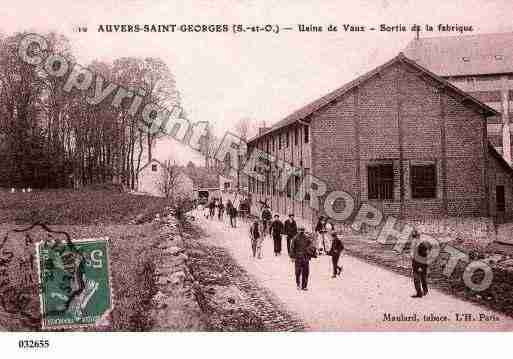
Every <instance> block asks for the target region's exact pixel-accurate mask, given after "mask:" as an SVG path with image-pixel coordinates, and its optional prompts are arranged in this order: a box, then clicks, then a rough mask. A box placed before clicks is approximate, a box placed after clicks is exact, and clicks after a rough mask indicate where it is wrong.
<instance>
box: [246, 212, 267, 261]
mask: <svg viewBox="0 0 513 359" xmlns="http://www.w3.org/2000/svg"><path fill="white" fill-rule="evenodd" d="M249 236H250V238H251V251H252V253H253V258H259V259H260V258H262V244H263V243H262V242H263V239H264V237H263V235H262V228H261V226H260V222H259V221H258V220H255V222H253V224H252V225H251V227H250V228H249Z"/></svg>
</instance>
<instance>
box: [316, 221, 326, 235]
mask: <svg viewBox="0 0 513 359" xmlns="http://www.w3.org/2000/svg"><path fill="white" fill-rule="evenodd" d="M315 231H316V232H319V233H323V232H327V231H328V230H327V229H326V225H325V224H324V222H321V221H319V222H317V225H316V226H315Z"/></svg>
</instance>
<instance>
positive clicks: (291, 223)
mask: <svg viewBox="0 0 513 359" xmlns="http://www.w3.org/2000/svg"><path fill="white" fill-rule="evenodd" d="M283 231H284V232H285V235H286V236H287V253H288V254H289V255H290V241H291V240H292V238H294V236H295V235H296V234H297V224H296V221H295V220H294V214H292V213H291V214H289V218H288V219H287V220H286V221H285V225H284V229H283Z"/></svg>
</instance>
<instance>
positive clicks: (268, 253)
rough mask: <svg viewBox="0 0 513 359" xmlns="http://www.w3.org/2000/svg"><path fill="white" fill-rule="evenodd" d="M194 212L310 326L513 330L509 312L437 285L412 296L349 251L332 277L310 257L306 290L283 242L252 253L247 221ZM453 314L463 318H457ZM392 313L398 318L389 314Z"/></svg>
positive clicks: (404, 283) (405, 283)
mask: <svg viewBox="0 0 513 359" xmlns="http://www.w3.org/2000/svg"><path fill="white" fill-rule="evenodd" d="M197 218H198V222H199V224H200V225H201V227H202V228H203V229H204V230H205V232H206V233H207V234H208V235H209V238H208V241H209V242H211V243H212V244H215V245H218V246H222V247H225V248H227V249H229V251H230V253H231V254H232V255H233V257H234V258H235V260H236V261H237V262H238V263H239V264H240V265H241V266H243V267H244V268H245V269H246V270H247V271H248V273H249V274H251V275H252V276H254V277H255V278H256V280H257V281H258V282H259V283H260V284H261V285H262V286H263V287H265V288H267V289H269V290H271V291H272V292H273V293H274V294H275V295H276V296H277V297H278V298H279V300H281V301H282V302H283V303H284V305H285V306H286V307H287V308H288V309H290V310H291V311H292V312H295V313H297V315H298V316H299V317H300V318H302V319H303V321H304V322H305V324H306V325H307V328H308V330H316V331H339V330H367V331H384V330H390V331H397V330H408V331H429V330H439V331H440V330H445V331H492V330H493V331H497V330H508V331H511V330H513V318H509V317H505V316H503V315H499V314H497V313H495V312H492V311H490V310H488V309H486V308H481V307H479V306H476V305H474V304H472V303H468V302H465V301H461V300H459V299H457V298H454V297H452V296H449V295H446V294H443V293H441V292H439V291H437V290H436V289H431V290H430V293H429V294H428V295H427V296H426V297H424V298H421V299H415V298H411V297H410V296H411V295H412V294H413V293H414V289H413V285H412V283H411V279H410V278H408V277H405V276H402V275H399V274H397V273H393V272H390V271H387V270H385V269H383V268H380V267H377V266H374V265H371V264H368V263H365V262H363V261H361V260H359V259H356V258H353V257H350V256H344V257H343V258H342V259H341V263H342V264H343V266H344V271H343V274H342V276H341V277H340V278H334V279H332V278H331V268H330V266H331V263H330V258H329V257H327V256H321V257H320V258H317V259H313V260H312V261H311V265H310V284H309V291H306V292H305V291H298V290H297V289H296V285H295V281H294V274H293V263H292V262H291V261H290V259H289V258H288V256H287V253H286V252H287V250H286V245H285V243H283V248H284V250H283V252H282V255H281V256H279V257H275V256H274V255H273V249H272V248H273V246H272V240H271V239H270V238H266V240H265V242H264V249H263V253H264V257H263V258H262V259H260V260H258V259H254V258H252V256H251V255H250V252H251V250H250V246H249V238H248V231H249V230H248V228H249V227H248V225H247V224H239V227H238V228H235V229H234V228H231V227H229V225H228V224H227V223H226V222H224V223H223V222H219V221H217V220H208V219H206V218H204V217H203V216H202V214H200V213H197ZM284 242H285V241H284ZM464 314H470V316H471V319H470V320H465V316H464ZM457 315H459V318H460V319H461V320H457ZM425 316H426V317H425ZM393 317H396V318H397V319H399V320H397V321H393V320H387V319H392V318H393ZM412 319H413V320H412ZM430 319H431V320H430Z"/></svg>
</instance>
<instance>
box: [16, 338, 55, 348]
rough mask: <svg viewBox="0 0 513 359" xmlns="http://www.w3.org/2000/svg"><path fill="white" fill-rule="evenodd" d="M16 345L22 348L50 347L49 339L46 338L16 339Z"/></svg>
mask: <svg viewBox="0 0 513 359" xmlns="http://www.w3.org/2000/svg"><path fill="white" fill-rule="evenodd" d="M18 347H19V348H22V349H33V348H34V349H38V348H41V349H46V348H48V347H50V341H49V340H48V339H40V340H18Z"/></svg>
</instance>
